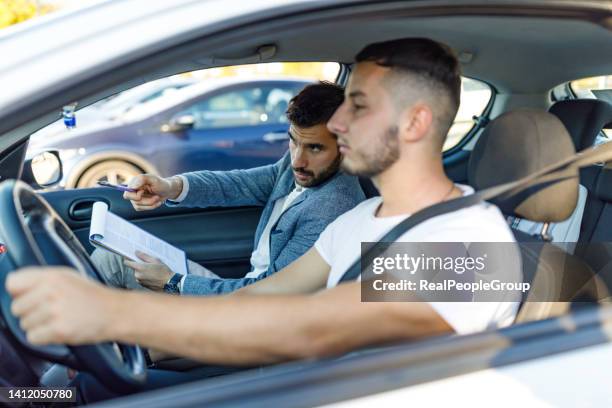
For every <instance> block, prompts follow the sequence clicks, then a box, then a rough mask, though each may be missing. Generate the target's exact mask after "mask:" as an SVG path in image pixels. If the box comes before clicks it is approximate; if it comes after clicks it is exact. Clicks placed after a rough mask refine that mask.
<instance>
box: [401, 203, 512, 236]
mask: <svg viewBox="0 0 612 408" xmlns="http://www.w3.org/2000/svg"><path fill="white" fill-rule="evenodd" d="M413 231H414V233H415V234H417V235H421V234H423V235H426V236H427V237H428V238H429V239H430V240H434V241H446V242H457V241H462V242H514V241H515V239H514V235H513V234H512V230H511V229H510V227H509V226H508V223H507V222H506V219H505V218H504V216H503V214H502V213H501V211H500V210H499V208H497V207H496V206H495V205H493V204H490V203H487V202H483V203H480V204H476V205H473V206H471V207H468V208H464V209H461V210H458V211H454V212H452V213H449V214H444V215H441V216H438V217H434V218H432V219H430V220H427V221H425V222H423V223H422V224H421V225H418V226H417V227H415V229H414V230H413Z"/></svg>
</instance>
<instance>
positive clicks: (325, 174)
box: [293, 153, 342, 187]
mask: <svg viewBox="0 0 612 408" xmlns="http://www.w3.org/2000/svg"><path fill="white" fill-rule="evenodd" d="M340 163H342V155H341V154H340V153H338V155H337V156H336V158H335V159H334V161H333V162H332V163H331V164H330V165H329V166H327V167H326V168H324V169H323V170H321V172H320V173H319V174H317V175H315V174H314V173H312V172H308V171H304V169H301V168H295V167H294V168H293V170H295V171H297V172H301V173H305V174H310V175H311V176H312V178H311V179H310V180H308V181H307V182H299V181H298V180H297V179H295V182H296V183H297V184H299V185H300V186H302V187H316V186H318V185H319V184H321V183H324V182H325V181H327V180H329V179H330V178H331V177H333V176H334V174H336V173H337V172H338V170H339V169H340Z"/></svg>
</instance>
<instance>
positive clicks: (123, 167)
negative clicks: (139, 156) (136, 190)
mask: <svg viewBox="0 0 612 408" xmlns="http://www.w3.org/2000/svg"><path fill="white" fill-rule="evenodd" d="M142 173H143V171H142V169H141V168H140V167H138V166H136V165H134V164H132V163H128V162H126V161H123V160H106V161H103V162H100V163H96V164H94V165H93V166H91V167H89V168H88V169H87V170H85V171H84V172H83V174H82V175H81V176H80V177H79V178H78V181H77V183H76V186H75V187H76V188H89V187H96V186H97V183H98V181H100V180H104V181H108V182H109V183H112V184H124V183H127V182H128V181H129V180H130V179H131V178H132V177H134V176H136V175H137V174H142Z"/></svg>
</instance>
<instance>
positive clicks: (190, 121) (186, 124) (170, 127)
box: [161, 115, 195, 133]
mask: <svg viewBox="0 0 612 408" xmlns="http://www.w3.org/2000/svg"><path fill="white" fill-rule="evenodd" d="M193 125H195V118H194V117H193V115H181V116H178V117H176V118H173V119H171V120H170V122H169V123H166V124H165V125H163V126H162V127H161V131H162V132H166V133H173V132H180V131H183V130H187V129H191V128H192V127H193Z"/></svg>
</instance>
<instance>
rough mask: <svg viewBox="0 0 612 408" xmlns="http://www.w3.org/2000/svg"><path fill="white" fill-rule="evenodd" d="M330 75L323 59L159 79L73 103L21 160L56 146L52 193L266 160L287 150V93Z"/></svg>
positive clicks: (331, 68) (34, 138) (334, 66)
mask: <svg viewBox="0 0 612 408" xmlns="http://www.w3.org/2000/svg"><path fill="white" fill-rule="evenodd" d="M339 71H340V65H339V64H338V63H329V62H321V63H319V62H309V63H278V62H275V63H266V64H252V65H235V66H227V67H221V68H211V69H205V70H199V71H193V72H187V73H183V74H180V75H174V76H172V77H168V78H161V79H158V80H155V81H151V82H148V83H145V84H141V85H138V86H136V87H134V88H131V89H128V90H125V91H123V92H121V93H118V94H115V95H113V96H111V97H107V98H105V99H103V100H101V101H100V102H97V103H94V104H92V105H89V106H87V107H81V106H79V103H78V101H75V103H73V104H72V105H70V106H67V107H66V108H65V109H64V110H63V112H58V117H60V119H59V120H58V121H57V122H55V123H53V124H51V125H49V126H47V127H46V128H43V129H41V130H40V131H38V132H36V133H34V134H32V135H31V137H30V142H29V147H28V152H27V157H28V158H31V157H34V156H35V155H37V154H39V153H42V152H44V151H49V150H57V151H58V152H59V155H60V158H61V161H62V166H63V178H62V180H61V183H60V184H59V185H58V186H56V187H55V188H58V189H69V188H84V187H96V186H97V182H98V181H108V182H111V183H113V184H118V183H127V182H128V181H129V180H130V179H131V178H132V177H133V176H135V175H136V174H139V173H155V174H158V175H160V176H163V177H168V176H172V175H175V174H180V173H184V172H189V171H195V170H231V169H243V168H252V167H257V166H263V165H267V164H272V163H275V162H277V161H278V159H279V158H281V157H282V156H283V154H284V153H285V152H286V151H287V149H288V136H287V130H288V127H289V124H288V122H287V119H286V117H285V111H286V109H287V106H288V104H289V101H290V100H291V98H292V97H293V96H294V95H296V94H297V93H298V92H300V90H301V89H303V87H304V86H306V85H307V84H309V83H314V82H316V81H318V80H326V81H332V82H333V81H335V79H336V77H337V76H338V73H339ZM62 114H63V115H64V116H69V117H67V118H66V121H64V120H63V119H61V118H62ZM67 124H68V125H67Z"/></svg>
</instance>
